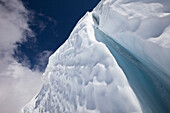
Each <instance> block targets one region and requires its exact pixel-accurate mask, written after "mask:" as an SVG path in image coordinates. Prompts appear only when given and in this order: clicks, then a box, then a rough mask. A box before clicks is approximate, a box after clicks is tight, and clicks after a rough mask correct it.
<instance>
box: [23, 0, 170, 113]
mask: <svg viewBox="0 0 170 113" xmlns="http://www.w3.org/2000/svg"><path fill="white" fill-rule="evenodd" d="M169 6H170V1H168V0H162V1H159V0H140V1H139V0H103V1H101V2H100V3H99V4H98V6H97V7H96V8H95V9H94V10H93V11H92V12H90V13H89V12H87V13H86V15H85V16H84V17H82V19H81V20H80V21H79V22H78V23H77V25H76V26H75V28H74V29H73V31H72V33H71V34H70V36H69V38H68V40H67V41H66V42H65V43H64V44H63V45H62V46H61V47H60V48H59V49H58V50H57V51H56V52H55V53H54V54H53V55H52V56H51V57H50V58H49V64H48V66H47V68H46V71H45V73H44V74H43V80H44V85H43V87H42V89H41V91H40V92H39V94H38V95H37V96H36V97H35V98H33V99H32V101H31V102H29V103H28V104H27V105H26V106H25V107H24V108H23V109H22V113H142V112H144V113H166V112H167V113H168V112H169V108H170V103H169V102H170V100H169V99H170V96H169V94H170V87H169V86H170V82H169V81H170V70H169V67H170V60H169V58H170V51H169V50H170V39H169V36H170V25H169V24H170V14H169V13H170V7H169Z"/></svg>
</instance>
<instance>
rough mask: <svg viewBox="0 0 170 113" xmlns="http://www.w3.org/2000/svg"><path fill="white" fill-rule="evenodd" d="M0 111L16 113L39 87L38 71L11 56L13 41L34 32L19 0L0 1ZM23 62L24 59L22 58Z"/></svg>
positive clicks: (25, 10) (27, 12)
mask: <svg viewBox="0 0 170 113" xmlns="http://www.w3.org/2000/svg"><path fill="white" fill-rule="evenodd" d="M0 12H1V13H0V39H1V40H0V113H18V112H19V111H20V109H21V108H22V106H23V105H24V104H26V103H27V102H28V101H29V100H30V99H31V98H32V96H34V95H35V94H36V93H37V90H38V89H39V88H40V86H41V80H40V77H41V74H42V73H41V72H39V71H38V70H34V71H33V70H30V69H29V68H28V67H29V66H24V65H22V64H20V63H18V62H17V61H16V60H15V59H14V58H13V56H12V55H13V52H14V51H13V50H14V49H15V48H16V44H15V43H16V42H22V41H23V40H26V37H28V36H32V35H33V33H32V31H31V29H30V28H29V24H28V22H29V16H28V15H29V14H30V12H29V11H28V10H27V9H26V8H25V7H24V5H23V3H22V2H21V1H20V0H0ZM24 62H26V63H25V64H26V65H29V63H27V62H28V61H27V59H26V58H25V61H24Z"/></svg>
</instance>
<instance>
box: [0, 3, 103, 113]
mask: <svg viewBox="0 0 170 113" xmlns="http://www.w3.org/2000/svg"><path fill="white" fill-rule="evenodd" d="M99 1H100V0H22V1H21V0H0V39H1V40H0V113H19V111H20V109H21V108H22V107H23V106H24V105H25V104H26V103H27V102H28V101H30V100H31V98H33V96H35V95H36V94H37V93H38V92H39V90H40V88H41V86H42V82H41V81H42V80H41V75H42V73H43V72H44V70H45V67H46V65H47V63H48V58H49V56H50V55H51V54H52V53H54V52H55V50H56V49H57V48H59V47H60V46H61V45H62V44H63V43H64V42H65V40H67V38H68V36H69V34H70V33H71V31H72V29H73V28H74V26H75V25H76V23H77V22H78V20H79V19H80V18H81V17H82V16H83V15H84V14H85V13H86V12H87V11H91V10H92V9H93V8H94V7H95V6H96V5H97V3H98V2H99Z"/></svg>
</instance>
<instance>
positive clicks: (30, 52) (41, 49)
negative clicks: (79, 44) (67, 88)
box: [14, 0, 99, 71]
mask: <svg viewBox="0 0 170 113" xmlns="http://www.w3.org/2000/svg"><path fill="white" fill-rule="evenodd" d="M23 2H24V4H25V6H26V8H27V9H29V10H31V11H32V14H31V16H32V20H31V22H30V28H31V29H32V30H33V31H34V33H35V38H36V39H32V38H29V39H28V40H27V41H26V42H24V43H23V42H22V43H17V45H18V47H17V50H16V51H15V54H14V57H15V58H16V59H17V60H18V61H19V62H23V58H24V56H26V57H27V58H28V60H29V63H30V65H29V66H30V68H31V69H35V68H38V69H39V70H40V71H44V69H45V67H46V64H47V60H48V56H49V55H51V54H52V53H53V52H54V51H55V50H56V49H57V48H58V47H60V46H61V45H62V44H63V43H64V42H65V40H66V39H67V38H68V36H69V34H70V33H71V31H72V29H73V28H74V26H75V25H76V23H77V22H78V20H79V19H80V18H81V17H82V16H83V15H84V14H85V13H86V12H87V11H91V10H92V9H93V8H94V7H95V6H96V4H97V3H98V2H99V0H49V1H47V0H41V2H39V1H37V0H36V1H35V0H23ZM35 40H36V41H35ZM41 54H43V56H44V58H43V62H41V61H39V59H37V57H39V56H40V55H41ZM41 56H42V55H41Z"/></svg>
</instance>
